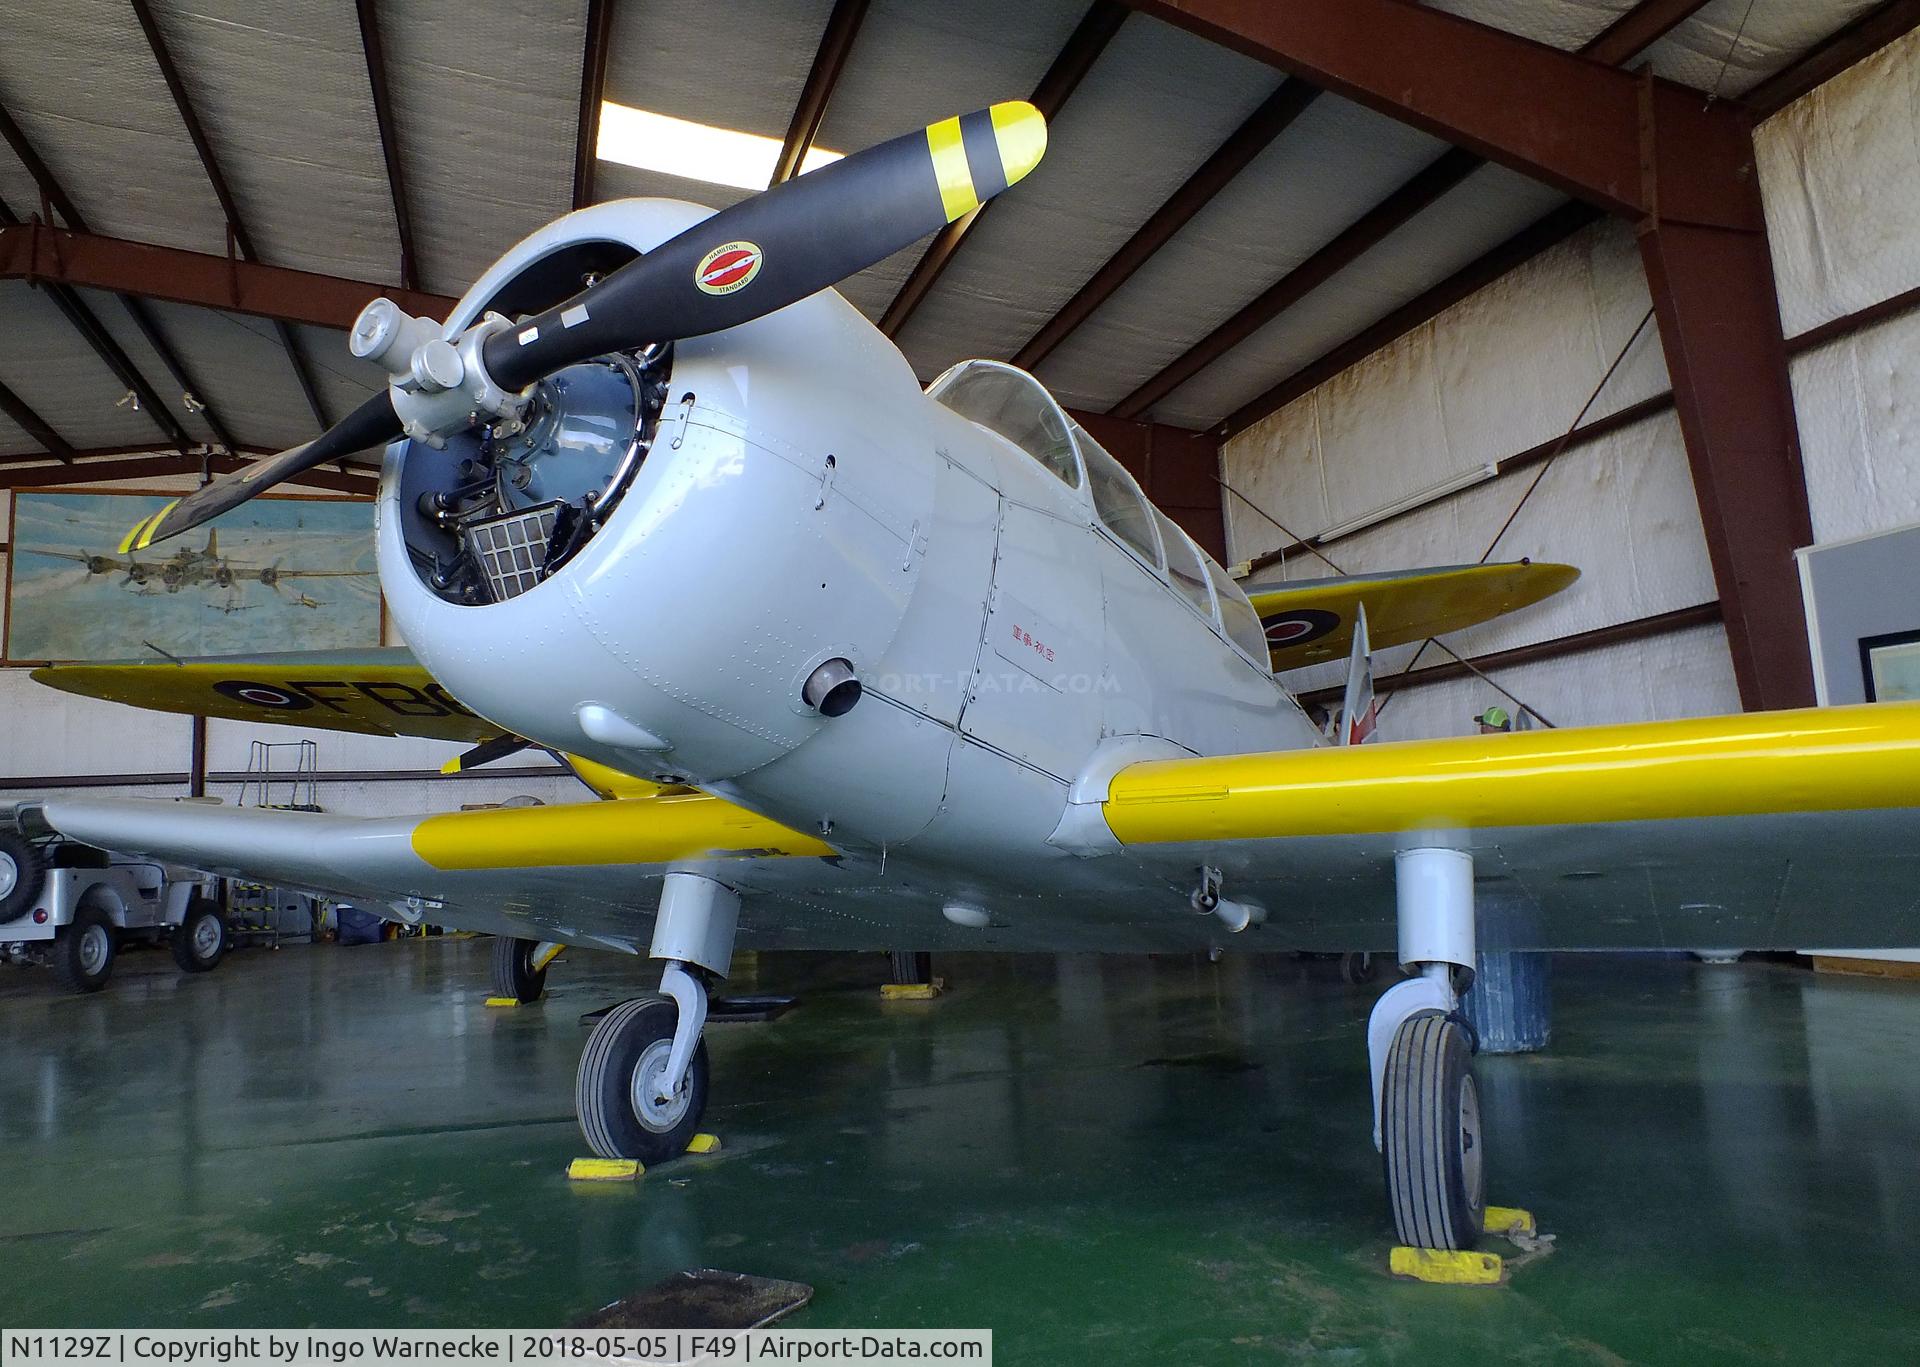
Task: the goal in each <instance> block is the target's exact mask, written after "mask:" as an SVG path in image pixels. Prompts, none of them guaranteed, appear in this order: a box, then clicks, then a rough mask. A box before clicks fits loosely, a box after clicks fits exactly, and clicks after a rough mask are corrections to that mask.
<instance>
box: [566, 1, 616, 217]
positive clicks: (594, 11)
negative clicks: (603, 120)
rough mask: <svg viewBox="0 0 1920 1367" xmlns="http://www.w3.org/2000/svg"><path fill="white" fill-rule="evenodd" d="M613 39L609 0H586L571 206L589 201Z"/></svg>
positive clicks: (581, 205) (591, 194)
mask: <svg viewBox="0 0 1920 1367" xmlns="http://www.w3.org/2000/svg"><path fill="white" fill-rule="evenodd" d="M612 40H613V0H587V46H586V51H585V52H583V53H582V54H581V58H580V123H579V127H578V128H577V129H576V130H575V132H574V135H573V207H574V208H576V209H584V208H586V207H587V206H588V205H589V204H591V203H593V172H594V167H595V166H596V165H598V164H599V160H600V150H599V145H600V104H601V101H603V100H604V99H606V97H607V52H608V50H609V48H610V45H611V43H612Z"/></svg>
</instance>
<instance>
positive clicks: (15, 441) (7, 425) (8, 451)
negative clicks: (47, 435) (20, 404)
mask: <svg viewBox="0 0 1920 1367" xmlns="http://www.w3.org/2000/svg"><path fill="white" fill-rule="evenodd" d="M39 449H40V443H39V442H37V441H35V440H34V439H33V438H32V437H30V436H28V435H27V433H26V429H25V428H23V427H20V426H19V425H18V424H16V423H15V422H14V421H13V419H11V418H9V417H8V416H7V415H6V414H4V413H0V456H20V455H25V454H26V453H27V452H29V451H38V450H39Z"/></svg>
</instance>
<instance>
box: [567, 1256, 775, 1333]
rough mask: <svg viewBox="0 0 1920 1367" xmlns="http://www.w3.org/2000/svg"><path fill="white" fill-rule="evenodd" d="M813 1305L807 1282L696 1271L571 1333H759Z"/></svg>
mask: <svg viewBox="0 0 1920 1367" xmlns="http://www.w3.org/2000/svg"><path fill="white" fill-rule="evenodd" d="M812 1299H813V1288H812V1287H811V1286H808V1285H807V1284H806V1283H805V1282H788V1281H781V1280H780V1279H779V1278H778V1277H755V1276H752V1275H750V1274H748V1273H745V1272H722V1271H720V1270H719V1269H717V1268H712V1267H701V1268H692V1269H689V1270H688V1271H686V1272H677V1273H675V1274H674V1275H673V1276H671V1277H668V1278H667V1279H666V1280H665V1281H663V1282H661V1283H659V1284H658V1285H655V1286H650V1287H648V1288H647V1289H646V1290H644V1291H636V1292H635V1293H634V1294H633V1295H631V1296H627V1297H625V1298H624V1299H622V1300H617V1301H615V1302H614V1303H613V1304H612V1305H608V1306H603V1307H601V1308H600V1309H598V1310H596V1311H594V1312H593V1313H592V1314H591V1315H588V1316H586V1317H585V1318H584V1319H579V1320H575V1321H574V1322H573V1324H571V1325H570V1326H568V1327H569V1328H573V1329H760V1328H764V1327H765V1326H766V1325H769V1324H772V1323H773V1322H774V1321H775V1320H780V1319H785V1318H786V1317H787V1316H788V1315H791V1314H792V1313H793V1312H794V1311H796V1310H798V1309H800V1307H802V1306H803V1305H805V1304H806V1303H807V1302H808V1301H810V1300H812Z"/></svg>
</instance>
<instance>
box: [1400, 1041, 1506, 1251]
mask: <svg viewBox="0 0 1920 1367" xmlns="http://www.w3.org/2000/svg"><path fill="white" fill-rule="evenodd" d="M1479 1111H1480V1102H1479V1089H1478V1087H1477V1086H1476V1085H1475V1083H1474V1080H1473V1055H1472V1052H1471V1050H1470V1049H1469V1048H1468V1045H1467V1032H1466V1030H1465V1029H1464V1028H1462V1026H1461V1025H1460V1022H1458V1021H1456V1020H1455V1019H1453V1018H1452V1017H1451V1016H1443V1015H1441V1014H1440V1013H1439V1012H1437V1011H1423V1012H1421V1013H1420V1014H1418V1015H1415V1016H1410V1017H1408V1018H1407V1019H1406V1020H1405V1021H1402V1022H1401V1024H1400V1028H1399V1030H1397V1031H1395V1032H1394V1036H1393V1045H1392V1047H1391V1048H1390V1049H1389V1050H1388V1052H1387V1074H1386V1079H1385V1081H1384V1082H1383V1083H1382V1084H1381V1098H1380V1137H1381V1141H1382V1143H1381V1158H1382V1160H1383V1162H1384V1165H1385V1168H1386V1176H1387V1201H1388V1204H1389V1205H1390V1206H1391V1207H1392V1208H1393V1223H1394V1228H1395V1230H1396V1232H1397V1233H1398V1234H1399V1236H1400V1242H1401V1243H1403V1244H1406V1245H1407V1246H1409V1247H1412V1248H1440V1249H1468V1248H1472V1247H1474V1245H1475V1244H1477V1243H1478V1242H1479V1240H1480V1232H1481V1225H1482V1222H1483V1220H1484V1218H1485V1215H1486V1207H1487V1200H1486V1150H1485V1140H1484V1133H1483V1131H1482V1128H1481V1125H1480V1119H1479Z"/></svg>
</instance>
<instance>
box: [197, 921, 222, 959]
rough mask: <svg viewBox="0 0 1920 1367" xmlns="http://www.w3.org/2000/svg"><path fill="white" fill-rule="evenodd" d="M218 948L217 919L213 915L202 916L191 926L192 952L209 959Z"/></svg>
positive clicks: (218, 929) (218, 927)
mask: <svg viewBox="0 0 1920 1367" xmlns="http://www.w3.org/2000/svg"><path fill="white" fill-rule="evenodd" d="M219 948H220V921H219V919H218V918H217V917H213V916H202V917H201V918H200V920H199V922H198V923H197V924H196V925H195V926H194V928H193V952H194V953H195V954H196V955H197V956H199V957H200V958H202V959H211V958H212V957H213V956H214V954H215V953H216V952H217V951H218V950H219Z"/></svg>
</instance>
